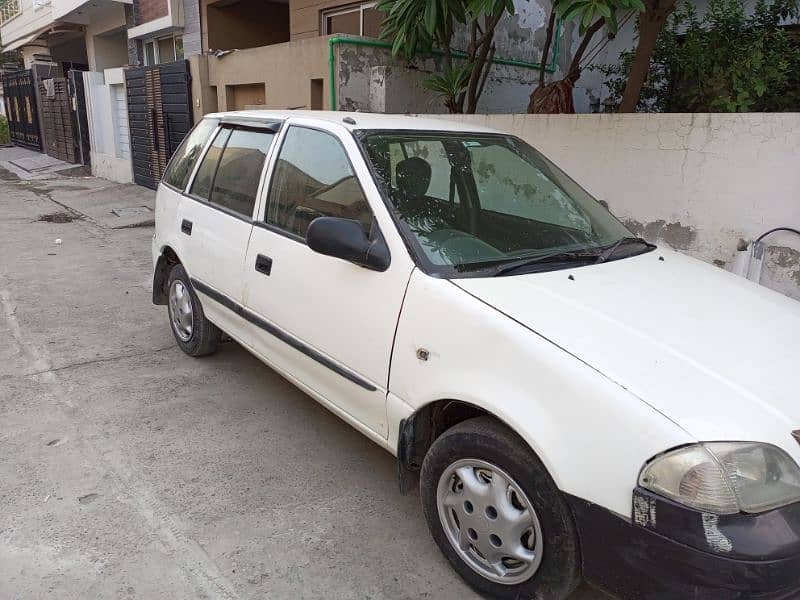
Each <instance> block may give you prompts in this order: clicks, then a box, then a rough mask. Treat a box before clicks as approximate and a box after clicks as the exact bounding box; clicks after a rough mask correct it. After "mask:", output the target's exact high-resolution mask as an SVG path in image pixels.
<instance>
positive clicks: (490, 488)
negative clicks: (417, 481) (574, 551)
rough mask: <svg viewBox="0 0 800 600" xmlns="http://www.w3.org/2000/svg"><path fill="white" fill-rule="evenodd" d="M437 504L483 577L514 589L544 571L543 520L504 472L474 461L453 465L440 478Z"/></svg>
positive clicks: (455, 541)
mask: <svg viewBox="0 0 800 600" xmlns="http://www.w3.org/2000/svg"><path fill="white" fill-rule="evenodd" d="M436 504H437V507H438V509H439V519H440V520H441V522H442V525H443V526H444V531H445V533H446V534H447V538H448V539H449V540H450V543H451V544H452V545H453V548H455V551H456V552H457V553H458V555H459V556H460V557H461V558H462V559H463V560H464V562H466V563H467V564H468V565H469V566H470V568H471V569H472V570H473V571H476V572H477V573H478V574H479V575H482V576H483V577H485V578H486V579H490V580H492V581H496V582H498V583H503V584H506V585H513V584H516V583H521V582H523V581H526V580H527V579H530V578H531V577H532V576H533V574H534V573H536V571H537V570H538V569H539V565H540V564H541V563H542V550H543V547H544V540H543V538H542V527H541V525H540V524H539V517H538V516H537V515H536V511H535V510H534V509H533V505H532V504H531V502H530V500H528V497H527V496H526V495H525V493H524V492H523V491H522V489H521V488H520V487H519V485H517V483H516V482H515V481H514V480H513V479H512V478H511V477H509V475H508V474H507V473H505V472H504V471H503V470H502V469H500V468H498V467H496V466H494V465H493V464H490V463H487V462H485V461H482V460H478V459H475V458H466V459H462V460H458V461H456V462H454V463H453V464H451V465H450V466H449V467H448V468H447V469H445V471H444V473H442V477H441V478H440V479H439V487H438V489H437V491H436Z"/></svg>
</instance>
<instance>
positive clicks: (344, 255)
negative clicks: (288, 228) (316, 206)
mask: <svg viewBox="0 0 800 600" xmlns="http://www.w3.org/2000/svg"><path fill="white" fill-rule="evenodd" d="M375 237H376V239H374V240H370V239H369V238H367V236H366V234H365V233H364V230H363V229H362V227H361V224H360V223H358V221H353V220H351V219H341V218H338V217H317V218H316V219H314V220H313V221H311V224H310V225H309V226H308V231H307V232H306V242H307V243H308V247H309V248H311V249H312V250H313V251H314V252H319V253H320V254H325V255H326V256H333V257H335V258H341V259H342V260H346V261H348V262H351V263H354V264H357V265H359V266H362V267H366V268H368V269H373V270H374V271H385V270H386V269H388V268H389V262H390V259H389V248H388V247H387V246H386V242H385V241H384V240H383V236H381V235H380V234H378V235H377V236H375Z"/></svg>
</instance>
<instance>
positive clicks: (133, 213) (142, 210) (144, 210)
mask: <svg viewBox="0 0 800 600" xmlns="http://www.w3.org/2000/svg"><path fill="white" fill-rule="evenodd" d="M111 214H114V215H116V216H118V217H123V218H127V217H141V216H143V215H151V214H153V211H152V210H151V209H150V208H149V207H147V206H126V207H125V208H115V209H113V210H112V211H111Z"/></svg>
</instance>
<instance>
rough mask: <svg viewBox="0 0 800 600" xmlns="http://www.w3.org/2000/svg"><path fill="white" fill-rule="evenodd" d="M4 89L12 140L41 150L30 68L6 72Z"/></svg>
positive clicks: (26, 146)
mask: <svg viewBox="0 0 800 600" xmlns="http://www.w3.org/2000/svg"><path fill="white" fill-rule="evenodd" d="M3 90H4V94H5V102H6V116H7V118H8V129H9V133H10V135H11V141H12V142H13V143H14V144H15V145H17V146H24V147H25V148H31V149H32V150H41V149H42V138H41V135H40V134H39V117H38V115H37V113H36V89H35V87H34V83H33V73H31V71H30V70H28V71H17V72H14V73H4V74H3Z"/></svg>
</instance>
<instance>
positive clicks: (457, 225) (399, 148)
mask: <svg viewBox="0 0 800 600" xmlns="http://www.w3.org/2000/svg"><path fill="white" fill-rule="evenodd" d="M362 143H363V146H364V148H365V150H366V154H367V158H368V160H369V161H370V162H371V163H372V167H373V170H374V172H375V173H376V175H377V178H378V180H379V184H380V185H381V186H382V187H383V191H384V193H385V194H386V195H387V197H388V199H389V201H390V202H391V204H392V205H393V206H394V208H395V213H396V215H397V217H398V219H399V221H400V224H401V227H402V228H403V229H405V230H406V232H407V233H409V234H410V235H408V236H407V237H409V238H410V239H412V240H413V244H414V245H415V246H417V247H416V250H417V254H418V256H419V257H420V258H421V260H423V262H425V263H426V266H427V267H428V268H429V270H432V271H438V272H441V273H448V274H458V273H466V272H475V271H481V270H485V269H489V268H492V267H496V266H497V265H502V264H504V263H508V262H509V261H519V260H520V259H523V258H527V257H531V258H534V257H537V256H540V257H541V256H545V255H552V254H553V253H561V252H564V253H567V252H575V253H592V252H594V253H600V252H601V251H602V250H603V249H604V248H608V247H610V246H611V245H613V244H615V243H616V242H617V241H619V240H621V239H623V238H628V237H630V236H632V234H631V233H630V231H628V230H627V229H626V228H625V227H624V226H623V225H622V224H621V223H620V222H619V221H618V220H617V219H616V218H615V217H614V216H613V215H611V213H609V212H608V211H607V210H606V209H605V208H604V207H603V206H602V205H601V204H600V203H599V202H597V200H595V199H594V198H592V197H591V196H590V195H589V194H588V193H587V192H586V191H585V190H583V189H582V188H581V187H580V186H578V185H577V184H576V183H575V182H574V181H573V180H572V179H570V178H569V177H567V176H566V175H565V174H564V173H563V171H561V170H560V169H558V167H556V166H555V165H554V164H553V163H551V162H550V161H549V160H547V159H546V158H545V157H544V156H542V155H541V154H540V153H539V152H537V151H536V150H534V149H533V148H531V147H530V146H528V145H527V144H525V143H524V142H522V141H521V140H519V139H517V138H515V137H512V136H505V135H501V134H497V135H493V134H468V133H458V132H456V133H434V132H431V133H425V132H409V131H380V132H366V133H365V134H364V135H363V137H362ZM644 250H645V248H644V247H637V248H636V253H639V252H642V251H644ZM630 255H631V252H628V253H626V254H625V256H630ZM620 257H622V256H620ZM548 268H559V265H558V263H557V262H553V263H551V264H549V265H548Z"/></svg>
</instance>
